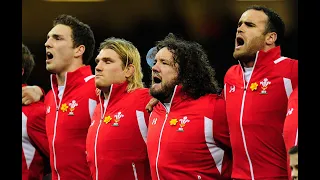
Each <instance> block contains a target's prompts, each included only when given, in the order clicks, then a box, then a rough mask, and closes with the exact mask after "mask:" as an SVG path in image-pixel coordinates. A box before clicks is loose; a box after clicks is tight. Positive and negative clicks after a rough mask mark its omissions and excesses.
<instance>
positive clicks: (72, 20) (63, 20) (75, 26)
mask: <svg viewBox="0 0 320 180" xmlns="http://www.w3.org/2000/svg"><path fill="white" fill-rule="evenodd" d="M58 24H62V25H66V26H69V27H70V28H71V30H72V35H71V37H72V40H73V47H74V48H75V47H78V46H80V45H84V46H85V48H86V49H85V51H84V53H83V63H84V64H89V62H90V60H91V58H92V56H93V52H94V49H95V39H94V34H93V32H92V30H91V28H90V26H89V25H87V24H85V23H83V22H81V21H80V20H79V19H77V18H76V17H73V16H71V15H67V14H61V15H59V16H58V17H56V18H55V19H54V20H53V26H56V25H58Z"/></svg>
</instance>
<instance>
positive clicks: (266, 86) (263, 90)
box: [260, 78, 271, 94]
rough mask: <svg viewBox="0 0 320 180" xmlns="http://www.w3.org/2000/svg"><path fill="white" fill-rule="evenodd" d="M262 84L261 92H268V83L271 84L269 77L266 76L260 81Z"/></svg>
mask: <svg viewBox="0 0 320 180" xmlns="http://www.w3.org/2000/svg"><path fill="white" fill-rule="evenodd" d="M260 84H261V88H262V90H261V92H260V94H267V91H266V90H267V88H268V85H269V84H271V82H270V81H269V80H268V78H264V79H263V81H261V82H260Z"/></svg>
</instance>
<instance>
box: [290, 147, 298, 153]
mask: <svg viewBox="0 0 320 180" xmlns="http://www.w3.org/2000/svg"><path fill="white" fill-rule="evenodd" d="M288 153H289V154H296V153H298V146H293V147H291V148H290V149H289V152H288Z"/></svg>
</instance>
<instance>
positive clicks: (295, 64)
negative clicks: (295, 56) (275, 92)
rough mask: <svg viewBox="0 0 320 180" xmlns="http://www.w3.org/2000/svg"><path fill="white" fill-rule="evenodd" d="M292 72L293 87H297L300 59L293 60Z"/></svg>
mask: <svg viewBox="0 0 320 180" xmlns="http://www.w3.org/2000/svg"><path fill="white" fill-rule="evenodd" d="M291 73H292V74H291V82H292V89H295V88H296V87H298V60H294V61H293V65H292V71H291Z"/></svg>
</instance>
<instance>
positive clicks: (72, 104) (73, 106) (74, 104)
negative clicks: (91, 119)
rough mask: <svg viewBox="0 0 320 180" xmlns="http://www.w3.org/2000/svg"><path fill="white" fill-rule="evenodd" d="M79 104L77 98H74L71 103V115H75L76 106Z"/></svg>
mask: <svg viewBox="0 0 320 180" xmlns="http://www.w3.org/2000/svg"><path fill="white" fill-rule="evenodd" d="M77 106H78V103H77V102H76V100H72V101H71V103H69V107H70V108H69V110H70V111H69V114H68V115H69V116H73V115H74V113H73V111H74V110H75V107H77Z"/></svg>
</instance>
